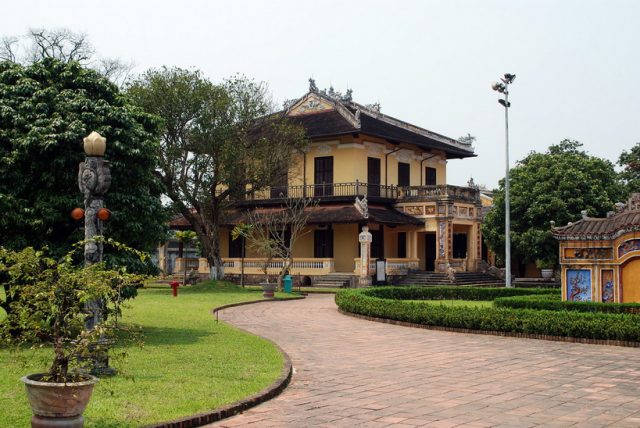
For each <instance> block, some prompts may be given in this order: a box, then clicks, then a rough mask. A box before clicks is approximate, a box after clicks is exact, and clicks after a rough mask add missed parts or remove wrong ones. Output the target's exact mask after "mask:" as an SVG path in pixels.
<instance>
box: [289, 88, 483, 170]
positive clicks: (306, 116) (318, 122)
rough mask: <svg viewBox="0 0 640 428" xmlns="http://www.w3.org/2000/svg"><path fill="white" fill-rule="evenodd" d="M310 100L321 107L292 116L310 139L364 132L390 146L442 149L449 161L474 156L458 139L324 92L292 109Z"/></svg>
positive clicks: (470, 149)
mask: <svg viewBox="0 0 640 428" xmlns="http://www.w3.org/2000/svg"><path fill="white" fill-rule="evenodd" d="M309 97H311V98H313V99H315V100H321V101H322V103H324V106H323V108H320V109H317V110H313V109H309V110H305V112H304V113H300V112H297V113H294V114H293V115H292V116H291V119H292V120H293V121H295V122H297V123H299V124H301V125H302V126H304V127H305V129H306V130H307V137H309V138H311V139H313V138H321V137H330V136H339V135H345V134H351V133H363V134H366V135H371V136H373V137H378V138H383V139H386V140H387V141H389V142H390V143H392V144H400V143H407V144H415V145H416V146H418V147H421V148H423V149H435V150H441V151H443V152H445V153H446V154H447V157H448V158H467V157H473V156H476V155H475V154H474V152H473V148H472V147H471V146H470V145H467V144H464V143H461V142H459V141H458V140H455V139H453V138H449V137H446V136H444V135H441V134H438V133H435V132H432V131H429V130H427V129H424V128H421V127H419V126H415V125H412V124H410V123H407V122H404V121H402V120H399V119H396V118H394V117H391V116H389V115H386V114H382V113H380V111H378V110H373V109H371V108H370V107H367V106H363V105H361V104H358V103H355V102H352V101H346V100H339V99H335V98H331V97H328V96H327V95H326V94H323V93H319V92H309V93H307V94H305V95H304V96H303V97H302V98H300V99H299V100H298V101H296V102H295V103H294V104H293V107H291V108H292V109H293V110H294V111H295V108H296V107H295V106H296V105H299V103H301V102H303V101H304V100H308V99H309ZM318 102H320V101H318ZM288 111H289V112H290V111H292V110H288ZM287 114H289V113H287Z"/></svg>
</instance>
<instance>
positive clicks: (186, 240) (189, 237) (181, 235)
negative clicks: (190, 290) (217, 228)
mask: <svg viewBox="0 0 640 428" xmlns="http://www.w3.org/2000/svg"><path fill="white" fill-rule="evenodd" d="M176 238H178V241H180V243H181V244H182V246H183V248H184V250H183V254H182V264H183V265H184V266H183V268H184V280H183V282H182V283H183V284H184V285H187V255H186V253H187V250H188V249H189V244H191V243H192V242H193V241H195V240H196V238H197V235H196V233H195V232H194V231H193V230H179V231H177V232H176Z"/></svg>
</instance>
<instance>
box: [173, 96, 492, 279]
mask: <svg viewBox="0 0 640 428" xmlns="http://www.w3.org/2000/svg"><path fill="white" fill-rule="evenodd" d="M287 114H288V116H289V117H291V118H292V120H294V121H296V122H298V123H300V124H301V125H302V126H304V128H305V129H306V131H307V136H308V138H309V139H310V141H311V144H310V146H309V148H308V150H307V151H306V152H305V153H301V154H297V155H296V156H295V158H294V163H293V164H292V166H291V168H290V170H289V172H288V174H287V176H286V183H285V182H284V179H283V182H280V183H274V186H272V187H271V188H268V189H265V190H264V191H261V192H256V193H255V194H254V195H253V196H252V197H251V200H243V201H238V202H237V203H236V209H237V210H238V212H241V211H243V210H246V209H247V207H252V208H251V209H263V210H268V209H269V207H273V206H275V205H277V204H281V203H282V197H283V196H286V197H289V198H295V197H313V198H316V199H317V200H318V204H317V205H315V206H314V207H313V208H312V213H311V215H310V218H309V221H308V229H309V230H308V233H305V234H304V235H303V236H302V237H300V238H299V240H298V241H297V242H296V243H295V246H294V249H293V253H294V264H293V267H292V272H291V273H292V274H295V275H301V276H308V277H309V278H310V279H311V280H313V281H316V280H317V279H318V278H319V277H322V276H323V275H332V274H336V273H343V274H352V275H353V274H354V272H357V271H358V263H359V258H358V256H359V253H358V252H359V244H358V234H359V233H360V231H361V228H362V227H363V226H368V227H369V231H370V232H371V233H372V235H373V242H372V246H371V256H372V259H373V260H372V262H371V271H372V272H375V267H376V263H375V261H376V260H377V259H383V260H385V261H386V265H385V269H386V273H387V275H392V276H395V275H405V274H406V273H407V272H409V271H413V270H421V271H436V272H444V271H446V270H447V268H448V267H449V266H451V267H452V268H454V269H455V270H457V271H476V270H477V269H478V265H479V263H480V260H481V259H482V254H483V251H482V245H481V232H480V224H481V215H482V212H481V211H482V209H481V208H482V206H481V202H480V194H479V191H478V190H477V189H476V188H473V187H458V186H450V185H447V184H446V180H447V161H448V160H449V159H462V158H467V157H472V156H475V155H474V152H473V148H472V147H471V146H470V145H469V144H465V143H462V142H460V141H457V140H455V139H452V138H449V137H445V136H443V135H440V134H437V133H434V132H431V131H428V130H426V129H423V128H420V127H418V126H415V125H411V124H409V123H406V122H403V121H401V120H398V119H395V118H393V117H390V116H387V115H385V114H382V113H380V111H379V109H376V108H371V107H366V106H363V105H360V104H358V103H355V102H352V101H350V100H345V99H340V98H334V97H332V96H329V95H327V94H325V93H322V92H318V91H310V92H308V93H307V94H306V95H304V96H303V97H302V98H300V99H299V100H297V101H296V102H294V103H293V104H291V106H290V107H289V108H288V110H287ZM356 197H358V198H360V199H361V200H362V199H364V198H365V197H366V201H367V207H363V206H362V204H358V203H356V202H355V200H356ZM231 217H233V216H231ZM238 217H239V216H238ZM171 225H172V227H173V228H175V229H180V228H184V227H188V224H186V223H185V221H184V219H182V218H178V219H175V220H174V221H173V222H172V224H171ZM233 227H234V221H233V220H231V221H230V222H229V224H228V225H226V227H225V229H224V231H223V233H222V235H221V236H220V241H221V242H220V243H221V248H222V256H223V259H224V262H225V275H231V276H233V275H236V274H238V273H239V272H240V266H241V263H243V265H244V272H245V273H246V274H248V275H251V274H255V275H257V274H259V273H260V270H259V266H260V263H259V260H258V259H257V258H256V256H257V255H256V254H251V253H250V249H246V251H247V253H246V254H245V258H244V260H241V256H242V254H241V251H242V247H243V246H242V245H241V242H240V240H236V241H233V240H231V239H230V233H231V230H232V229H233ZM177 247H178V244H177V242H173V243H171V242H169V243H168V245H166V246H164V247H163V248H161V253H160V264H161V267H162V268H164V269H165V270H166V271H168V272H171V271H172V270H173V271H177V272H180V271H181V269H182V267H183V265H182V263H183V260H184V259H182V258H179V259H177V258H176V256H177V255H178V254H177V249H178V248H177ZM245 247H246V246H245ZM187 257H188V255H187ZM187 264H188V266H189V264H191V266H190V267H193V268H196V266H197V268H198V270H199V271H200V272H203V273H207V272H209V268H208V266H207V265H206V260H205V259H200V260H197V259H192V260H189V259H187ZM279 266H281V262H279V261H277V260H276V261H274V262H273V263H272V267H271V270H272V272H273V273H274V274H275V273H277V272H278V271H279Z"/></svg>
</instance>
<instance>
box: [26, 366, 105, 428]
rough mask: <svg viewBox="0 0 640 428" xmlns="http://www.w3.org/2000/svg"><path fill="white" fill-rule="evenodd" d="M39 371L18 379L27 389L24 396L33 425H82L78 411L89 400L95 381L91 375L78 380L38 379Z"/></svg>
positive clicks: (34, 426)
mask: <svg viewBox="0 0 640 428" xmlns="http://www.w3.org/2000/svg"><path fill="white" fill-rule="evenodd" d="M42 376H43V374H42V373H38V374H32V375H28V376H25V377H23V378H22V379H20V380H21V381H22V382H24V384H25V386H26V388H27V396H28V398H29V404H31V410H32V411H33V414H34V416H33V417H32V418H31V426H32V427H33V428H44V427H54V426H55V427H67V428H71V427H72V428H76V427H78V428H79V427H82V426H83V425H84V417H83V416H82V413H83V412H84V409H85V408H86V407H87V404H88V403H89V399H90V398H91V392H92V391H93V386H94V385H95V384H96V383H97V382H98V381H99V379H98V378H97V377H95V376H90V375H86V377H87V380H85V381H82V382H68V383H55V382H41V381H40V380H39V379H40V378H41V377H42Z"/></svg>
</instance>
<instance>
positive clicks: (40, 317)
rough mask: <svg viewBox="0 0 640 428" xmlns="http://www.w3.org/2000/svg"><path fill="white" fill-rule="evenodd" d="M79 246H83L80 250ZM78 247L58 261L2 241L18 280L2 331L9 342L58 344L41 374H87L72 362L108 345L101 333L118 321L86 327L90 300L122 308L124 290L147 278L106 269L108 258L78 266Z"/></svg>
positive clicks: (0, 263) (60, 377) (59, 378)
mask: <svg viewBox="0 0 640 428" xmlns="http://www.w3.org/2000/svg"><path fill="white" fill-rule="evenodd" d="M110 242H111V241H110ZM79 248H80V249H81V248H82V246H77V247H76V250H74V252H75V251H77V249H79ZM74 252H71V253H68V254H67V255H66V256H64V257H63V258H62V260H61V261H60V262H56V261H55V260H53V259H51V258H48V257H46V256H44V254H43V253H42V252H40V251H36V250H34V249H33V248H31V247H29V248H25V249H23V250H21V251H11V250H6V249H4V248H2V247H0V255H1V256H2V257H0V272H2V273H3V276H4V278H5V280H6V281H7V282H9V283H10V284H11V285H12V287H10V290H11V293H12V294H11V296H12V301H11V305H10V307H11V311H10V312H8V314H7V318H6V320H4V321H3V322H2V323H0V336H1V337H2V339H3V341H5V342H7V343H13V344H23V343H26V344H32V345H33V346H40V344H41V343H50V344H51V345H52V347H53V360H52V362H51V366H50V367H49V369H48V371H47V373H46V374H44V375H42V376H41V377H40V378H39V380H42V381H44V382H75V381H78V380H81V379H82V378H83V376H82V375H81V374H80V373H77V372H75V371H73V370H72V368H73V367H74V366H79V365H81V364H82V359H83V358H85V359H86V358H87V357H89V356H90V355H92V354H95V353H96V352H102V351H104V350H103V349H99V347H100V346H101V345H100V343H101V342H100V341H99V340H98V339H101V338H103V337H105V336H106V335H107V334H109V333H110V332H112V331H113V329H114V328H115V325H116V320H115V317H111V318H110V319H108V320H103V321H102V322H101V323H100V324H98V325H97V326H96V327H95V328H94V329H92V330H91V331H88V330H86V329H85V319H86V316H87V313H86V306H85V305H86V303H88V302H90V301H96V300H100V301H102V302H104V304H105V305H106V306H107V307H108V308H107V309H108V311H107V312H108V313H112V314H118V313H119V305H120V301H121V300H122V296H123V294H127V293H123V290H124V289H125V288H128V287H135V284H137V283H139V282H140V280H141V278H140V277H139V276H137V275H131V274H127V273H125V272H123V271H117V270H108V269H105V268H104V264H103V263H97V264H93V265H91V266H86V267H81V268H78V267H76V266H75V265H74V263H73V256H74ZM136 254H138V255H139V256H141V257H143V258H144V257H146V256H144V255H142V253H138V252H136ZM102 343H104V342H102ZM96 344H98V345H97V346H96Z"/></svg>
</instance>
